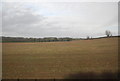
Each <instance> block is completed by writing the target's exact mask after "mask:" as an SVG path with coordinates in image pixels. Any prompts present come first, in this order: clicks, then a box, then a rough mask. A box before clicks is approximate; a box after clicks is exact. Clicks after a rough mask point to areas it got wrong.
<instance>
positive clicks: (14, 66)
mask: <svg viewBox="0 0 120 81" xmlns="http://www.w3.org/2000/svg"><path fill="white" fill-rule="evenodd" d="M2 54H3V56H2V59H3V60H2V64H3V65H2V68H3V70H2V71H3V76H2V77H3V79H18V78H19V79H54V78H56V79H64V78H70V77H69V76H71V75H74V74H79V73H89V72H92V73H97V74H102V73H104V72H110V73H115V72H117V69H118V67H117V65H118V38H117V37H112V38H102V39H93V40H74V41H69V42H36V43H18V42H17V43H2ZM88 75H91V74H88ZM85 76H86V75H84V78H85Z"/></svg>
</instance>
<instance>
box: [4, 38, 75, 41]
mask: <svg viewBox="0 0 120 81" xmlns="http://www.w3.org/2000/svg"><path fill="white" fill-rule="evenodd" d="M71 40H73V39H72V38H69V37H64V38H56V37H45V38H23V37H2V42H56V41H71Z"/></svg>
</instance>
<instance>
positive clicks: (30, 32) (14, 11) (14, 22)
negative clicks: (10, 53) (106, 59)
mask: <svg viewBox="0 0 120 81" xmlns="http://www.w3.org/2000/svg"><path fill="white" fill-rule="evenodd" d="M2 29H3V30H2V35H3V36H19V37H75V38H76V37H77V38H80V37H86V36H92V37H96V36H104V35H105V31H106V30H110V31H111V32H112V34H113V35H117V34H118V3H117V2H21V3H20V2H19V3H18V2H3V3H2Z"/></svg>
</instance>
